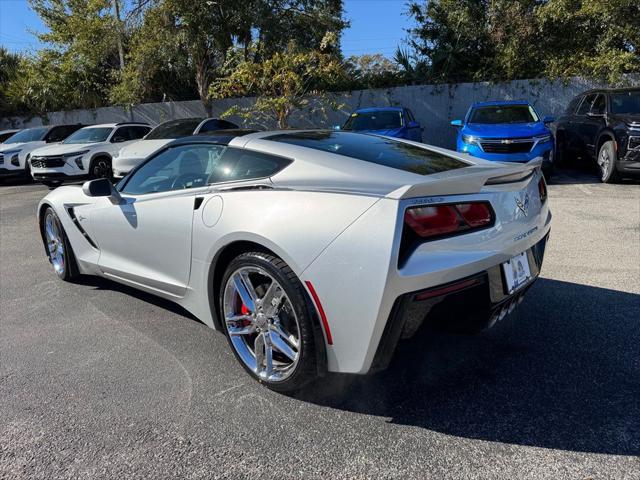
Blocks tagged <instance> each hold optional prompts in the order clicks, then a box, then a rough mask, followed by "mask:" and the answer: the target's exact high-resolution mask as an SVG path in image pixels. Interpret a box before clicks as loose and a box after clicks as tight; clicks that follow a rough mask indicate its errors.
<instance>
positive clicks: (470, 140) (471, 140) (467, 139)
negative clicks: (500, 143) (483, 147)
mask: <svg viewBox="0 0 640 480" xmlns="http://www.w3.org/2000/svg"><path fill="white" fill-rule="evenodd" d="M462 141H463V142H464V143H466V144H468V145H477V146H480V139H479V138H478V137H474V136H473V135H462Z"/></svg>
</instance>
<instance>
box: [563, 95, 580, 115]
mask: <svg viewBox="0 0 640 480" xmlns="http://www.w3.org/2000/svg"><path fill="white" fill-rule="evenodd" d="M580 100H582V97H576V98H574V99H573V100H571V101H570V102H569V105H567V109H566V110H565V111H564V114H565V115H573V114H574V113H576V108H578V104H579V103H580Z"/></svg>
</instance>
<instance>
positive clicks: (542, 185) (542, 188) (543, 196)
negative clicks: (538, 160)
mask: <svg viewBox="0 0 640 480" xmlns="http://www.w3.org/2000/svg"><path fill="white" fill-rule="evenodd" d="M538 193H539V194H540V203H541V204H543V203H544V202H546V200H547V184H546V182H545V181H544V177H540V181H539V182H538Z"/></svg>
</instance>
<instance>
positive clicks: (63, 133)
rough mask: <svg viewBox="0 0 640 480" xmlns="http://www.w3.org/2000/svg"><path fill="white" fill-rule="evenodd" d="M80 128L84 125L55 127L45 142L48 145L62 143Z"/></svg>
mask: <svg viewBox="0 0 640 480" xmlns="http://www.w3.org/2000/svg"><path fill="white" fill-rule="evenodd" d="M80 128H82V125H60V126H57V127H53V128H52V129H51V131H49V133H48V134H47V136H46V137H45V139H44V141H45V142H47V143H53V142H61V141H62V140H64V139H65V138H67V137H68V136H69V135H71V134H72V133H73V132H75V131H76V130H78V129H80Z"/></svg>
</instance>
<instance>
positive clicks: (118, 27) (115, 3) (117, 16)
mask: <svg viewBox="0 0 640 480" xmlns="http://www.w3.org/2000/svg"><path fill="white" fill-rule="evenodd" d="M113 16H114V17H115V20H116V22H115V23H116V43H117V44H118V57H119V59H120V70H124V47H123V46H122V21H121V20H120V6H119V5H118V0H113Z"/></svg>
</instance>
